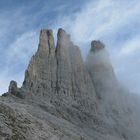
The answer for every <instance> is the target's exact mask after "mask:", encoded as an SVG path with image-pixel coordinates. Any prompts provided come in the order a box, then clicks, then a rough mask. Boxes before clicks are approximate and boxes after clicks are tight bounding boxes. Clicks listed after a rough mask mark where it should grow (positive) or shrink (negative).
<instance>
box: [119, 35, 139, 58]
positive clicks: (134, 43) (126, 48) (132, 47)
mask: <svg viewBox="0 0 140 140" xmlns="http://www.w3.org/2000/svg"><path fill="white" fill-rule="evenodd" d="M137 51H140V36H136V37H134V38H132V39H131V40H128V41H126V42H125V44H124V45H123V47H122V48H121V50H120V55H123V56H124V55H135V53H137Z"/></svg>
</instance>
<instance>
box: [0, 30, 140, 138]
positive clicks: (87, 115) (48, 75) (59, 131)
mask: <svg viewBox="0 0 140 140" xmlns="http://www.w3.org/2000/svg"><path fill="white" fill-rule="evenodd" d="M126 94H128V93H127V91H126V90H124V89H123V88H122V87H121V86H120V85H119V83H118V81H117V78H116V76H115V73H114V71H113V67H112V65H111V61H110V58H109V54H108V52H107V50H106V49H105V45H104V44H103V43H102V42H100V41H92V43H91V49H90V52H89V55H88V57H87V59H86V62H84V61H83V59H82V57H81V52H80V50H79V48H78V47H77V46H76V45H74V43H73V42H72V41H71V39H70V35H69V34H67V33H66V32H65V31H64V30H63V29H61V28H60V29H59V30H58V34H57V44H56V46H55V43H54V37H53V32H52V30H50V29H43V30H41V32H40V38H39V47H38V50H37V52H36V53H35V55H33V57H32V58H31V60H30V63H29V66H28V68H27V70H26V72H25V79H24V82H23V85H22V87H21V88H18V87H17V83H16V82H15V81H12V82H11V83H10V86H9V91H8V93H7V94H5V95H6V96H2V97H0V139H2V140H139V139H140V135H139V126H140V125H139V124H140V122H139V121H137V123H135V121H134V119H133V118H135V120H136V119H137V117H138V113H136V112H134V108H135V107H136V105H137V106H138V101H137V104H134V102H133V101H132V102H131V105H130V102H129V101H130V98H131V97H128V95H126ZM131 100H132V98H131ZM137 112H138V110H137ZM139 112H140V111H139Z"/></svg>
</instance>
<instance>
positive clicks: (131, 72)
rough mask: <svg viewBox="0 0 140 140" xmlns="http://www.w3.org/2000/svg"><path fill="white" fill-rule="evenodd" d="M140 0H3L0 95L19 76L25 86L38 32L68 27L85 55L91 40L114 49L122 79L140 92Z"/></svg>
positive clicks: (0, 8) (0, 5)
mask: <svg viewBox="0 0 140 140" xmlns="http://www.w3.org/2000/svg"><path fill="white" fill-rule="evenodd" d="M139 9H140V1H139V0H133V1H132V0H65V1H64V0H30V1H29V0H20V1H19V0H7V1H5V0H1V1H0V94H2V93H4V92H6V91H7V90H8V86H9V82H10V81H11V80H15V81H17V82H18V86H19V87H20V86H21V84H22V82H23V79H24V72H25V69H26V68H27V66H28V63H29V60H30V58H31V56H32V55H33V54H34V53H35V52H36V50H37V47H38V41H39V32H40V30H41V29H43V28H51V29H53V31H54V35H55V36H56V32H57V30H58V28H64V29H65V30H66V31H67V32H68V33H69V34H71V38H72V40H73V42H74V43H75V44H76V45H78V46H79V47H80V49H81V52H82V55H83V58H84V59H85V58H86V55H87V53H88V51H89V49H90V42H91V41H92V40H101V41H102V42H103V43H104V44H105V45H106V48H107V50H108V51H109V53H110V58H111V61H112V65H113V67H114V70H115V73H116V75H117V77H118V79H119V81H120V82H121V83H122V84H123V85H124V86H125V87H126V88H128V89H129V90H130V91H131V92H133V93H138V94H140V86H139V83H140V18H139V17H140V11H139Z"/></svg>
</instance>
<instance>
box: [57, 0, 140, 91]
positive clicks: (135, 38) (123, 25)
mask: <svg viewBox="0 0 140 140" xmlns="http://www.w3.org/2000/svg"><path fill="white" fill-rule="evenodd" d="M139 7H140V1H138V0H134V1H129V0H124V1H122V0H117V1H115V0H99V1H90V2H89V3H87V5H85V6H84V7H82V9H81V11H79V12H77V13H75V14H73V15H70V16H64V17H62V16H61V15H60V17H59V18H58V21H57V23H56V24H55V26H54V27H55V28H58V27H63V28H64V29H66V30H67V31H68V32H69V33H70V34H71V36H72V40H74V42H75V43H76V44H78V45H79V46H80V48H81V50H82V52H83V55H84V56H85V54H86V53H87V52H88V50H89V48H90V41H91V40H95V39H100V40H101V41H103V42H104V43H105V44H107V47H108V49H109V52H110V53H111V58H112V61H113V63H114V64H113V65H114V67H115V71H116V72H117V75H118V76H119V79H120V80H121V81H123V82H125V85H128V88H129V89H130V90H134V91H136V90H135V88H134V87H133V88H132V87H131V86H130V85H132V86H134V84H133V83H136V81H138V80H137V79H139V83H140V75H139V76H138V77H137V78H136V79H135V78H131V80H128V78H127V77H129V75H131V77H134V76H133V75H135V74H137V73H138V72H139V71H140V66H139V62H138V59H135V57H137V56H136V55H135V53H136V52H137V51H138V50H139V49H140V45H139V44H140V41H139V39H140V31H139V30H137V33H135V32H133V30H134V29H135V31H136V28H139V26H140V22H139V21H138V17H139V16H140V13H139ZM135 24H136V26H135ZM134 26H135V27H134ZM138 31H139V32H138ZM133 34H135V35H133ZM128 38H129V39H128ZM132 54H133V57H132ZM126 56H127V57H126ZM134 60H135V63H134ZM128 61H129V63H128ZM136 65H137V66H138V67H137V70H135V66H136ZM122 75H124V76H122ZM139 83H137V84H135V86H136V87H138V86H137V85H138V84H139ZM137 91H138V90H137ZM139 91H140V88H139Z"/></svg>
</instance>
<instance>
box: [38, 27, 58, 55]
mask: <svg viewBox="0 0 140 140" xmlns="http://www.w3.org/2000/svg"><path fill="white" fill-rule="evenodd" d="M54 48H55V44H54V37H53V31H52V30H50V29H42V30H41V32H40V38H39V47H38V51H39V52H41V53H51V51H52V50H53V49H54Z"/></svg>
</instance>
